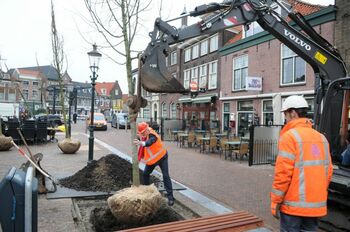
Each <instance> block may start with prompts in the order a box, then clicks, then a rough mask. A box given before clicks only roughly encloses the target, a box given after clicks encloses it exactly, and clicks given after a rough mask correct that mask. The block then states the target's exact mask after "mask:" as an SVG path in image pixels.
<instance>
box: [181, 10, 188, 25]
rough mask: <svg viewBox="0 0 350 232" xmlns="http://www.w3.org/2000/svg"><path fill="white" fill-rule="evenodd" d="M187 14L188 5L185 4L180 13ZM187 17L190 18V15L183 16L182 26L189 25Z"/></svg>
mask: <svg viewBox="0 0 350 232" xmlns="http://www.w3.org/2000/svg"><path fill="white" fill-rule="evenodd" d="M185 14H187V11H186V5H185V6H184V10H183V11H182V13H181V14H180V15H185ZM187 19H188V16H184V17H183V18H181V27H187Z"/></svg>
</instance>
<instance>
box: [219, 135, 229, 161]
mask: <svg viewBox="0 0 350 232" xmlns="http://www.w3.org/2000/svg"><path fill="white" fill-rule="evenodd" d="M227 141H228V139H227V138H221V139H220V144H219V154H220V158H221V154H222V153H224V154H225V156H226V150H227V144H226V142H227Z"/></svg>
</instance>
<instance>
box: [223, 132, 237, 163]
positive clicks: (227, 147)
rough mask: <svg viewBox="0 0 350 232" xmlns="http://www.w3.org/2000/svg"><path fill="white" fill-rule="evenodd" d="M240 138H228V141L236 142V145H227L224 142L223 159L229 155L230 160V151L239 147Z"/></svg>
mask: <svg viewBox="0 0 350 232" xmlns="http://www.w3.org/2000/svg"><path fill="white" fill-rule="evenodd" d="M240 141H241V138H240V137H232V138H229V139H228V142H237V145H229V144H227V143H226V149H225V159H227V158H228V157H230V160H231V161H232V159H233V157H232V153H233V152H234V150H235V149H237V147H239V145H240V143H241V142H240Z"/></svg>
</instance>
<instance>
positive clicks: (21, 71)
mask: <svg viewBox="0 0 350 232" xmlns="http://www.w3.org/2000/svg"><path fill="white" fill-rule="evenodd" d="M18 72H19V74H22V75H28V76H34V77H39V76H40V72H39V71H34V70H30V69H22V68H20V69H18Z"/></svg>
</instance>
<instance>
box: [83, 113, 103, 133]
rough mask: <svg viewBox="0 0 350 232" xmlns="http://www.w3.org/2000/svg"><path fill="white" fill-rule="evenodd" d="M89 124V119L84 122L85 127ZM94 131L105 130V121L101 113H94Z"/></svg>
mask: <svg viewBox="0 0 350 232" xmlns="http://www.w3.org/2000/svg"><path fill="white" fill-rule="evenodd" d="M90 124H91V121H90V117H88V118H87V120H86V126H87V128H88V126H89V125H90ZM94 130H107V121H106V118H105V116H104V115H103V114H102V113H94Z"/></svg>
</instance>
